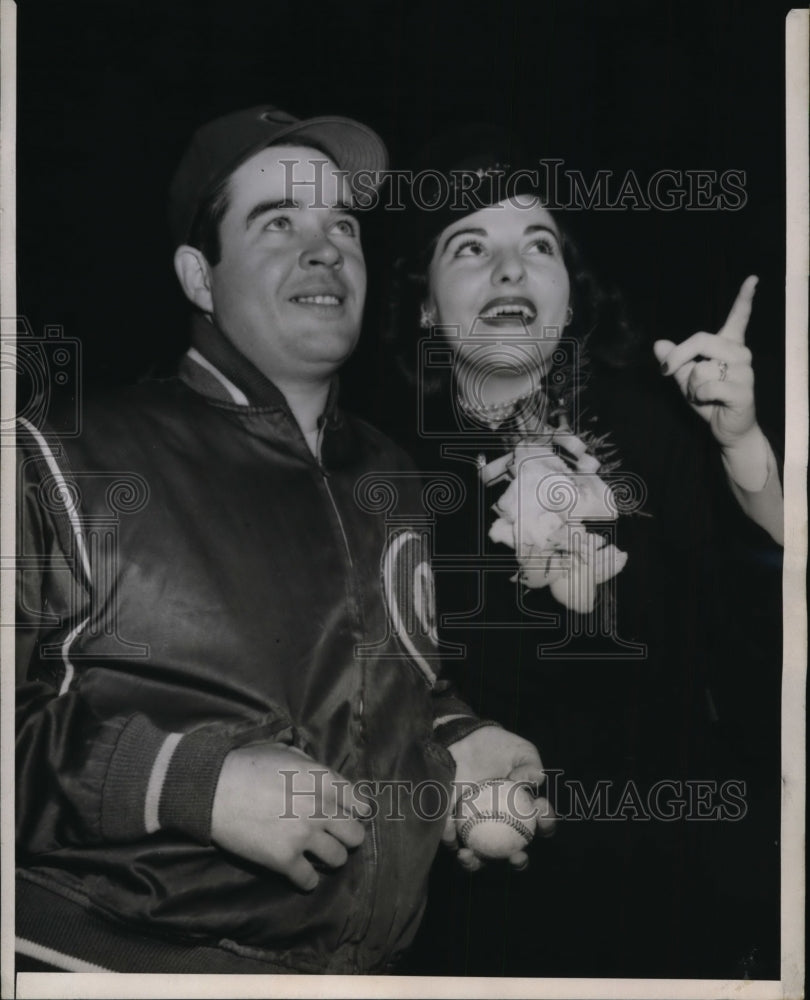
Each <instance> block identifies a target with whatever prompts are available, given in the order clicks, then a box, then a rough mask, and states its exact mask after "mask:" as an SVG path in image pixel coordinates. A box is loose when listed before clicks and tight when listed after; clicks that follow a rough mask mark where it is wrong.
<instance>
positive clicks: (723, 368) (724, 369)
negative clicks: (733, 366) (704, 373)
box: [717, 361, 728, 382]
mask: <svg viewBox="0 0 810 1000" xmlns="http://www.w3.org/2000/svg"><path fill="white" fill-rule="evenodd" d="M717 363H718V365H720V378H719V381H720V382H725V380H726V375H728V361H718V362H717Z"/></svg>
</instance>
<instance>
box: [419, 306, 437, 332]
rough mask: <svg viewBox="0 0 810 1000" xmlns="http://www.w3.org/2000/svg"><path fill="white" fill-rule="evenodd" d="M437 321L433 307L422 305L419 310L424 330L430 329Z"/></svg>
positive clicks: (420, 323)
mask: <svg viewBox="0 0 810 1000" xmlns="http://www.w3.org/2000/svg"><path fill="white" fill-rule="evenodd" d="M435 322H436V314H435V313H434V312H433V310H432V309H428V308H427V307H426V306H424V305H423V306H422V308H421V309H420V312H419V326H420V327H421V328H422V329H423V330H429V329H430V328H431V327H432V326H433V325H434V323H435Z"/></svg>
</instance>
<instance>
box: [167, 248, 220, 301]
mask: <svg viewBox="0 0 810 1000" xmlns="http://www.w3.org/2000/svg"><path fill="white" fill-rule="evenodd" d="M174 271H175V274H176V275H177V280H178V281H179V282H180V287H181V288H182V289H183V291H184V292H185V295H186V298H187V299H188V300H189V302H193V303H194V305H195V306H197V308H198V309H202V311H203V312H205V313H212V312H213V311H214V301H213V298H212V297H211V268H210V267H209V265H208V261H207V260H206V259H205V254H204V253H203V252H202V250H198V249H197V248H196V247H190V246H188V244H186V243H184V244H182V245H181V246H179V247H178V248H177V249H176V250H175V252H174Z"/></svg>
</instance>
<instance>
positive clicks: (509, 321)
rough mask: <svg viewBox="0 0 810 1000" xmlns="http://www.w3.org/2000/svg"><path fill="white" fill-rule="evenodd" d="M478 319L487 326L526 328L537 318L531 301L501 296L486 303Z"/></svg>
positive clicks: (517, 297) (519, 297)
mask: <svg viewBox="0 0 810 1000" xmlns="http://www.w3.org/2000/svg"><path fill="white" fill-rule="evenodd" d="M478 318H479V319H480V320H481V321H482V322H483V323H486V325H487V326H528V325H529V324H530V323H533V322H534V320H535V319H536V318H537V309H536V308H535V305H534V303H533V302H532V301H531V299H525V298H523V297H522V296H511V295H510V296H501V297H500V298H497V299H491V300H490V301H489V302H487V303H486V304H485V305H484V306H483V308H482V309H481V311H480V312H479V313H478Z"/></svg>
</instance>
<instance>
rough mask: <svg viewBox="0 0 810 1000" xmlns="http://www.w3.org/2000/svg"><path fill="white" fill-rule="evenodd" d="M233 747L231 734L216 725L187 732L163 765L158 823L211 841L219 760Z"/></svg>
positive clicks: (220, 762) (221, 760)
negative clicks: (212, 810)
mask: <svg viewBox="0 0 810 1000" xmlns="http://www.w3.org/2000/svg"><path fill="white" fill-rule="evenodd" d="M233 747H234V739H233V734H232V733H230V732H223V731H222V729H221V728H220V727H218V726H203V727H202V728H200V729H195V730H194V731H193V732H190V733H187V734H186V735H185V736H183V738H182V739H181V740H180V741H179V743H178V744H177V747H176V748H175V750H174V752H173V753H172V755H171V759H170V761H169V762H168V766H167V768H166V776H165V780H164V781H163V788H162V792H161V795H160V803H159V814H158V815H159V821H160V827H161V828H162V829H166V830H179V831H180V832H182V833H187V834H188V835H189V836H191V837H193V838H194V840H197V841H199V842H200V843H201V844H210V843H211V809H212V807H213V804H214V792H215V791H216V788H217V782H218V781H219V773H220V771H221V770H222V762H223V761H224V760H225V757H226V755H227V754H228V753H229V751H231V750H232V749H233Z"/></svg>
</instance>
